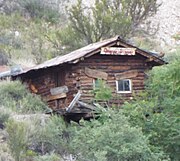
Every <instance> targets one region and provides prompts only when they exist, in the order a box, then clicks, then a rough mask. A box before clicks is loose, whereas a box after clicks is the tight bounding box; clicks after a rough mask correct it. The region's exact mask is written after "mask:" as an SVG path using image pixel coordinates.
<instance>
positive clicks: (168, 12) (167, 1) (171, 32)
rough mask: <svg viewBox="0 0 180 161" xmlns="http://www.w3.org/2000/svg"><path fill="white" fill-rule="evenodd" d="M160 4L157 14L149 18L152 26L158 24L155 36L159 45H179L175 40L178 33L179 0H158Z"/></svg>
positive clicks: (179, 17)
mask: <svg viewBox="0 0 180 161" xmlns="http://www.w3.org/2000/svg"><path fill="white" fill-rule="evenodd" d="M158 2H159V3H160V4H161V6H160V7H159V10H158V12H157V14H156V15H155V16H154V17H152V18H151V19H150V20H151V22H152V27H154V28H155V27H157V26H158V31H157V33H156V38H157V39H158V40H160V42H161V46H162V47H164V46H166V45H168V46H170V47H173V46H178V45H180V41H177V37H178V35H180V0H158Z"/></svg>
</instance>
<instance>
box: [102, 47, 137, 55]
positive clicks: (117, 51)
mask: <svg viewBox="0 0 180 161" xmlns="http://www.w3.org/2000/svg"><path fill="white" fill-rule="evenodd" d="M135 50H136V49H135V48H118V47H104V48H101V54H102V55H135Z"/></svg>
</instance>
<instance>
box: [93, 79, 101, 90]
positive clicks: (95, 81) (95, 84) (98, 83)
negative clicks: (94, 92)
mask: <svg viewBox="0 0 180 161" xmlns="http://www.w3.org/2000/svg"><path fill="white" fill-rule="evenodd" d="M94 88H95V89H98V88H100V82H99V80H98V79H94Z"/></svg>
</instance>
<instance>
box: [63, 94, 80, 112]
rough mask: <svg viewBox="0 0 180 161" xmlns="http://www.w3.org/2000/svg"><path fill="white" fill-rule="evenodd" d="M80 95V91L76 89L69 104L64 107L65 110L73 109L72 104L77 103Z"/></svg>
mask: <svg viewBox="0 0 180 161" xmlns="http://www.w3.org/2000/svg"><path fill="white" fill-rule="evenodd" d="M80 97H81V92H80V91H78V93H77V94H76V96H75V97H74V99H73V100H72V102H71V103H70V105H69V106H68V107H67V108H66V111H67V112H71V110H72V109H73V107H74V105H75V104H76V103H77V101H78V100H79V98H80Z"/></svg>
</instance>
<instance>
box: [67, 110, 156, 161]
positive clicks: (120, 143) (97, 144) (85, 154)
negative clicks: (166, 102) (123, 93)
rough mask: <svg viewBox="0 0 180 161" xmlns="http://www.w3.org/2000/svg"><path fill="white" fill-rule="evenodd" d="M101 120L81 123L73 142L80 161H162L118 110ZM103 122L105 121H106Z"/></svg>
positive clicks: (138, 130)
mask: <svg viewBox="0 0 180 161" xmlns="http://www.w3.org/2000/svg"><path fill="white" fill-rule="evenodd" d="M103 117H104V118H102V116H101V117H100V118H101V119H100V120H91V121H90V122H86V121H81V122H80V125H81V126H75V127H74V130H73V132H74V135H73V138H72V141H71V146H72V149H73V154H74V155H77V158H78V160H80V161H85V160H102V161H108V160H123V161H128V160H131V161H137V160H147V161H148V160H149V161H150V160H158V159H159V158H160V154H155V153H153V152H152V151H151V149H150V148H149V143H148V140H147V138H146V137H145V136H144V135H143V133H142V131H141V129H140V128H136V127H131V126H130V124H129V123H128V120H127V118H126V117H125V116H124V115H123V114H122V113H121V112H118V111H113V110H108V111H106V112H104V113H103ZM102 120H103V121H102Z"/></svg>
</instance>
